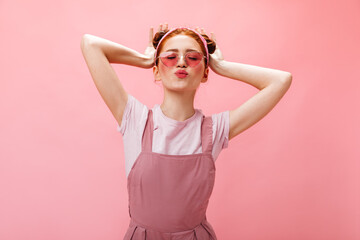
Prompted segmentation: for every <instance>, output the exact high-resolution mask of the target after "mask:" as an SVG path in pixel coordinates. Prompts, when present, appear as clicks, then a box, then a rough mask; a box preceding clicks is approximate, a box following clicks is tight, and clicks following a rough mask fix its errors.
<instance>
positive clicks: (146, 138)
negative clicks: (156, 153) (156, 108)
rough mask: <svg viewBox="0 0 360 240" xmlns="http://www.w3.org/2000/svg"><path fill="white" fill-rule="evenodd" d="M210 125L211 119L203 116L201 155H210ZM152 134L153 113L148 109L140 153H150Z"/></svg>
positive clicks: (211, 132)
mask: <svg viewBox="0 0 360 240" xmlns="http://www.w3.org/2000/svg"><path fill="white" fill-rule="evenodd" d="M212 125H213V122H212V117H211V116H207V117H205V116H203V118H202V123H201V146H202V152H203V153H212V147H213V144H212V138H213V130H212ZM153 132H154V122H153V111H152V109H149V112H148V118H147V120H146V124H145V129H144V132H143V137H142V142H141V149H142V151H146V152H152V140H153Z"/></svg>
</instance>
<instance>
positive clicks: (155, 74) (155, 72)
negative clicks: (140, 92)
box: [153, 65, 161, 81]
mask: <svg viewBox="0 0 360 240" xmlns="http://www.w3.org/2000/svg"><path fill="white" fill-rule="evenodd" d="M153 73H154V78H155V80H156V81H160V80H161V78H160V74H159V68H158V66H156V65H155V66H153Z"/></svg>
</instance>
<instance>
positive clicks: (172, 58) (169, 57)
mask: <svg viewBox="0 0 360 240" xmlns="http://www.w3.org/2000/svg"><path fill="white" fill-rule="evenodd" d="M160 58H161V61H162V62H163V64H164V65H165V66H168V67H172V66H175V65H176V63H177V61H178V55H177V54H176V53H171V52H164V53H162V54H161V55H160Z"/></svg>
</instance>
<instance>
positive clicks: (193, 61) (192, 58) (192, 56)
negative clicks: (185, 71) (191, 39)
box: [186, 52, 202, 67]
mask: <svg viewBox="0 0 360 240" xmlns="http://www.w3.org/2000/svg"><path fill="white" fill-rule="evenodd" d="M201 59H202V55H201V53H199V52H189V53H187V54H186V61H187V63H188V65H189V66H190V67H195V66H196V65H198V64H199V62H200V61H201Z"/></svg>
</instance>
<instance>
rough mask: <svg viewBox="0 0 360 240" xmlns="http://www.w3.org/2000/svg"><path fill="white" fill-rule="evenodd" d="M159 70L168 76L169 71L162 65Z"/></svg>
mask: <svg viewBox="0 0 360 240" xmlns="http://www.w3.org/2000/svg"><path fill="white" fill-rule="evenodd" d="M159 69H160V71H161V73H162V74H163V75H169V74H170V73H171V69H170V68H169V67H166V66H165V65H164V64H160V65H159Z"/></svg>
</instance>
